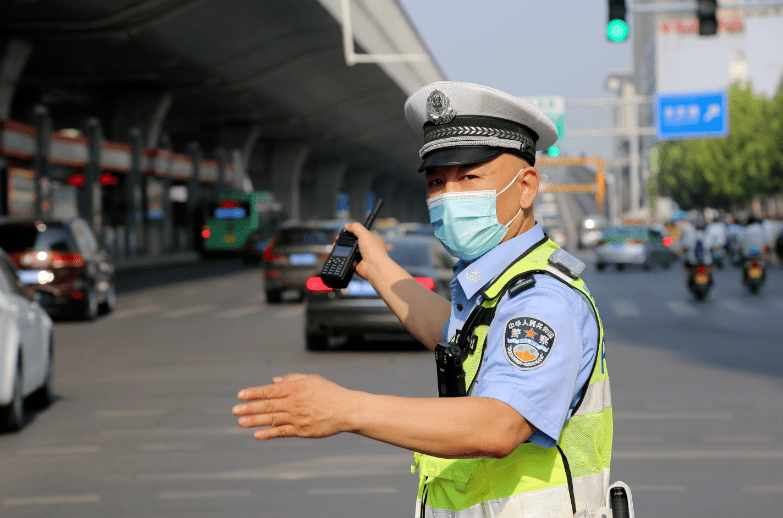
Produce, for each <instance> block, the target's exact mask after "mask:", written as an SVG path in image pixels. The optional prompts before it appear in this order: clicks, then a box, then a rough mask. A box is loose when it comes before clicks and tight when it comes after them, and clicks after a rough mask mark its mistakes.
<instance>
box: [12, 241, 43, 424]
mask: <svg viewBox="0 0 783 518" xmlns="http://www.w3.org/2000/svg"><path fill="white" fill-rule="evenodd" d="M53 345H54V343H53V341H52V319H51V318H50V317H49V315H47V314H46V312H45V311H44V310H43V309H42V308H41V306H39V305H38V303H37V302H35V301H33V300H31V299H30V298H29V295H28V290H27V287H26V286H25V285H24V284H22V283H21V281H19V278H18V277H17V272H16V268H15V267H14V266H13V263H11V260H10V259H9V258H8V256H7V255H6V254H5V252H3V251H2V250H0V430H8V431H17V430H19V429H21V428H22V426H24V421H25V419H24V400H25V398H26V397H27V396H31V395H32V396H34V398H35V399H36V400H37V401H36V403H37V404H38V405H39V406H45V405H47V404H48V403H49V402H50V401H51V399H52V353H53Z"/></svg>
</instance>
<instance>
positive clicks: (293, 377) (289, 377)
mask: <svg viewBox="0 0 783 518" xmlns="http://www.w3.org/2000/svg"><path fill="white" fill-rule="evenodd" d="M309 377H310V376H309V375H307V374H299V373H296V372H292V373H290V374H286V375H285V376H275V377H274V378H272V381H273V382H274V383H289V382H291V381H299V380H303V379H305V378H309Z"/></svg>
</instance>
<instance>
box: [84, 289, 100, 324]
mask: <svg viewBox="0 0 783 518" xmlns="http://www.w3.org/2000/svg"><path fill="white" fill-rule="evenodd" d="M98 313H99V304H98V296H97V295H96V294H95V292H94V291H90V292H89V293H88V294H87V305H86V306H85V307H84V311H83V313H82V317H83V318H84V320H95V319H96V318H98Z"/></svg>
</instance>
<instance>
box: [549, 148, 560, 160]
mask: <svg viewBox="0 0 783 518" xmlns="http://www.w3.org/2000/svg"><path fill="white" fill-rule="evenodd" d="M546 152H547V154H548V155H549V156H551V157H552V158H557V157H559V156H560V148H559V147H557V146H552V147H550V148H549V149H547V151H546Z"/></svg>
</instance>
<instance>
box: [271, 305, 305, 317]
mask: <svg viewBox="0 0 783 518" xmlns="http://www.w3.org/2000/svg"><path fill="white" fill-rule="evenodd" d="M303 312H304V308H303V307H293V308H286V309H280V310H277V311H275V312H274V313H272V317H274V318H293V317H298V316H301V315H302V313H303Z"/></svg>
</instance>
